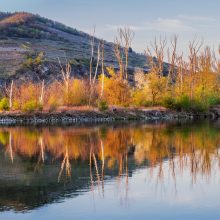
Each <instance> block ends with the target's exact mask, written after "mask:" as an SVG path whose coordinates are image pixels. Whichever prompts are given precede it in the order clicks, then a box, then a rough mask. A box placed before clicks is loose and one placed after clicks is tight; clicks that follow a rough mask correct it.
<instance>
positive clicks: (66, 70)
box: [58, 58, 71, 95]
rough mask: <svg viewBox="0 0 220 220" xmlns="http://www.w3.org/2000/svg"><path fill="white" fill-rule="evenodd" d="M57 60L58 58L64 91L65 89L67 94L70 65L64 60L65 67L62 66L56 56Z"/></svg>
mask: <svg viewBox="0 0 220 220" xmlns="http://www.w3.org/2000/svg"><path fill="white" fill-rule="evenodd" d="M58 60H59V64H60V68H61V74H62V78H63V82H64V85H65V91H66V94H67V95H68V94H69V83H70V76H71V65H70V63H69V62H66V64H65V67H63V66H62V64H61V62H60V59H59V58H58Z"/></svg>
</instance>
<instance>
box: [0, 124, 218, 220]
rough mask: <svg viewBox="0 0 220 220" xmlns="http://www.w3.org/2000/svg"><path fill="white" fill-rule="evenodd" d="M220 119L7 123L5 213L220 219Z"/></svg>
mask: <svg viewBox="0 0 220 220" xmlns="http://www.w3.org/2000/svg"><path fill="white" fill-rule="evenodd" d="M219 153H220V122H218V121H213V122H210V121H203V122H188V123H187V122H182V123H180V122H172V123H171V122H170V123H165V122H154V123H133V122H132V123H113V124H100V125H98V124H96V125H82V124H81V125H74V126H60V127H59V126H50V127H34V126H33V127H28V126H24V127H0V219H2V220H10V219H16V220H18V219H22V220H26V219H34V220H35V219H36V220H38V219H40V220H44V219H53V220H56V219H63V220H65V219H68V220H69V219H90V220H93V219H94V220H97V219H169V220H171V219H178V220H180V219H200V220H201V219H220V190H219V189H220V154H219Z"/></svg>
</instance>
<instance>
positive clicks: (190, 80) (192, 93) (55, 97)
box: [0, 28, 220, 112]
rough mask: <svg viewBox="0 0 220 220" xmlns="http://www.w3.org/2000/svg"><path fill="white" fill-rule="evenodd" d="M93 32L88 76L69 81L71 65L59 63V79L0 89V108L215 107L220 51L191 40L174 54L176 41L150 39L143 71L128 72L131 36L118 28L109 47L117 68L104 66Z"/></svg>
mask: <svg viewBox="0 0 220 220" xmlns="http://www.w3.org/2000/svg"><path fill="white" fill-rule="evenodd" d="M94 33H95V31H94ZM94 33H93V36H91V60H90V63H89V74H88V75H89V76H88V77H85V78H83V79H82V78H80V79H79V78H74V77H72V75H71V71H72V70H71V64H70V63H69V62H68V61H67V62H66V63H61V61H60V60H58V62H59V64H60V69H61V76H62V80H60V81H54V82H52V83H45V82H44V81H42V82H41V83H31V82H27V83H25V84H17V83H16V82H13V80H12V81H11V83H9V84H8V85H7V86H5V87H4V88H2V93H1V100H0V109H1V110H4V111H9V110H10V111H14V110H18V111H23V112H33V111H43V110H46V111H55V110H56V109H57V108H59V107H61V106H67V107H71V106H91V107H96V108H97V107H98V108H99V109H100V110H103V111H104V110H106V109H108V107H109V106H123V107H137V108H138V107H148V106H164V107H167V108H170V109H174V110H177V111H188V112H205V111H208V109H209V108H210V107H211V106H213V105H216V104H218V103H220V91H219V90H220V58H219V57H220V49H218V50H212V49H211V48H209V47H205V46H204V45H203V44H202V42H200V41H199V40H193V41H191V42H189V45H188V54H187V55H186V54H183V53H179V50H178V38H177V37H176V36H174V37H173V38H172V39H171V40H170V41H168V40H167V39H165V38H164V39H162V38H159V39H157V38H155V39H154V41H152V42H151V43H150V46H149V47H147V49H146V51H145V54H146V63H147V66H148V67H149V68H148V70H145V69H135V70H134V71H133V72H132V73H131V70H130V69H129V51H130V50H132V49H131V43H132V40H133V37H134V33H133V31H131V30H130V29H129V28H123V29H119V32H118V37H117V38H116V40H115V44H114V48H113V49H114V52H115V57H116V60H117V62H118V65H117V66H105V63H104V59H105V51H104V41H100V43H99V44H98V45H96V44H95V43H94ZM42 54H43V53H42ZM39 59H43V58H42V56H39ZM38 63H41V61H39V62H38Z"/></svg>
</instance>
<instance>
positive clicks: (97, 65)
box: [92, 43, 100, 85]
mask: <svg viewBox="0 0 220 220" xmlns="http://www.w3.org/2000/svg"><path fill="white" fill-rule="evenodd" d="M99 61H100V43H99V45H98V50H97V62H96V68H95V73H94V77H93V82H92V83H93V85H94V84H95V80H96V77H97V73H98V67H99Z"/></svg>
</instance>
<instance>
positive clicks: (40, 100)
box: [39, 80, 45, 106]
mask: <svg viewBox="0 0 220 220" xmlns="http://www.w3.org/2000/svg"><path fill="white" fill-rule="evenodd" d="M44 87H45V85H44V80H43V81H42V84H41V93H40V97H39V103H40V104H41V105H42V106H43V104H44Z"/></svg>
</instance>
